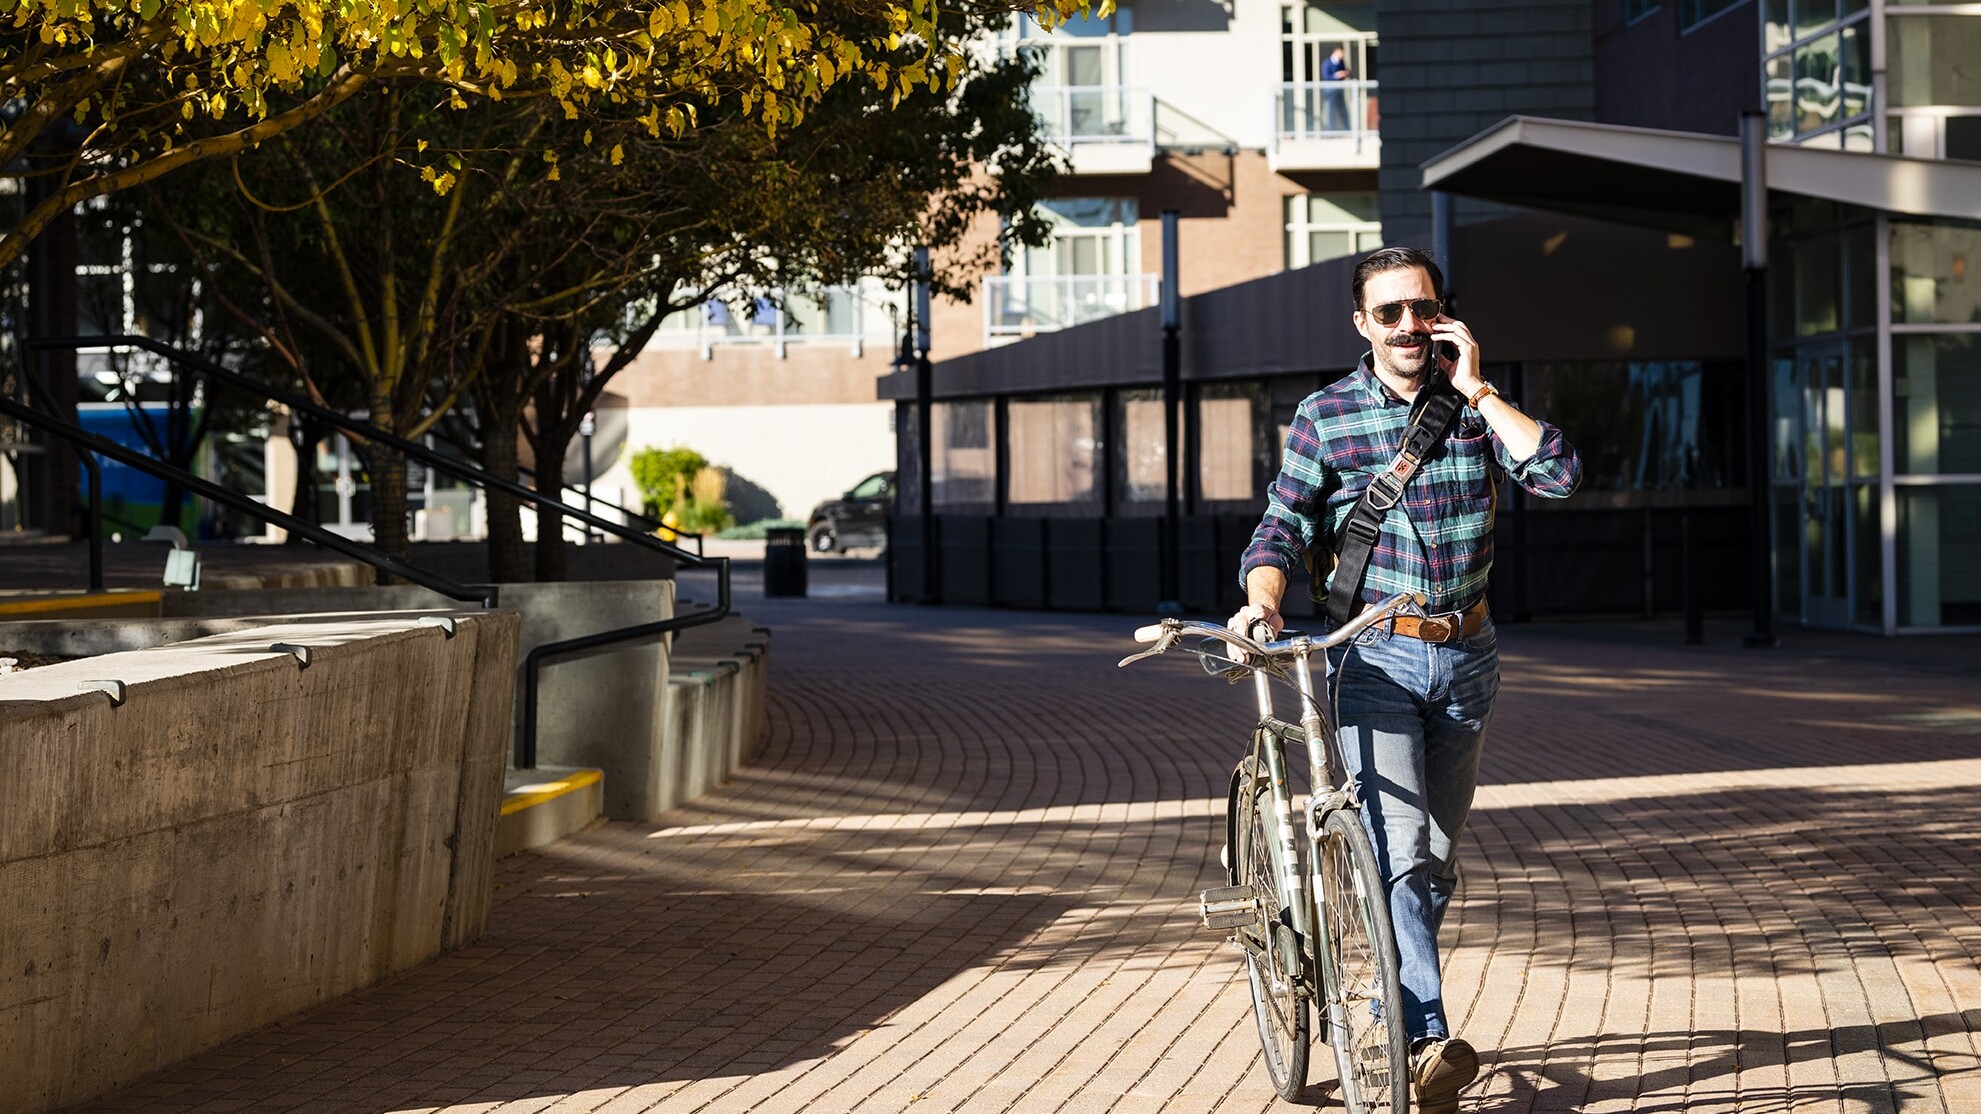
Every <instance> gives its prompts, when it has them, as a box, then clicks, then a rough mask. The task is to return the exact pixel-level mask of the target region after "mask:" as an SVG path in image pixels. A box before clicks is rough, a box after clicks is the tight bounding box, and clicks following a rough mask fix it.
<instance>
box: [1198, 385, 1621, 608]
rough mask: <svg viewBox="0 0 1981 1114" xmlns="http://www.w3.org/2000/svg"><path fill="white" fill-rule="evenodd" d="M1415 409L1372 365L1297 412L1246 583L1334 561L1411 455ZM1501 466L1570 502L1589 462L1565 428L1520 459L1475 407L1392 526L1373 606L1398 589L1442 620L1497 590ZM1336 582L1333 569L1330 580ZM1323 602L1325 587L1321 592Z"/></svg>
mask: <svg viewBox="0 0 1981 1114" xmlns="http://www.w3.org/2000/svg"><path fill="white" fill-rule="evenodd" d="M1410 410H1411V407H1410V404H1409V403H1407V402H1404V401H1403V400H1402V399H1399V398H1397V397H1396V396H1394V395H1392V394H1390V393H1389V391H1388V389H1386V388H1385V387H1384V386H1383V384H1382V381H1381V380H1380V379H1378V378H1376V374H1375V371H1374V369H1373V368H1371V367H1370V364H1369V357H1368V356H1364V357H1362V365H1361V366H1360V367H1358V368H1356V369H1355V371H1354V372H1353V373H1352V374H1350V375H1348V376H1346V377H1345V378H1343V379H1341V380H1340V381H1339V382H1336V383H1335V384H1333V385H1332V386H1329V387H1327V388H1325V389H1323V390H1321V391H1319V392H1317V393H1315V394H1312V395H1309V396H1308V397H1307V400H1306V401H1304V402H1302V403H1301V404H1300V409H1299V411H1298V412H1297V413H1295V415H1294V418H1293V426H1292V428H1291V430H1289V431H1288V433H1287V437H1286V453H1285V458H1284V461H1283V463H1282V464H1281V465H1280V472H1279V477H1278V478H1277V479H1275V480H1274V481H1273V484H1272V487H1271V488H1270V489H1268V491H1267V493H1266V513H1265V517H1264V518H1263V519H1261V520H1260V522H1259V527H1258V529H1257V530H1254V531H1253V532H1252V544H1251V545H1250V546H1248V547H1246V550H1245V557H1244V560H1243V561H1242V562H1241V563H1240V568H1239V573H1238V576H1239V580H1240V581H1241V582H1243V580H1244V579H1245V577H1246V575H1247V574H1249V573H1250V572H1251V571H1252V570H1253V569H1255V568H1258V567H1259V566H1261V565H1270V566H1272V567H1273V568H1277V569H1280V570H1281V571H1283V572H1285V573H1286V574H1287V577H1288V579H1290V580H1297V579H1299V577H1300V576H1301V575H1303V574H1304V572H1305V569H1304V559H1305V558H1306V556H1307V554H1308V553H1310V552H1312V553H1314V554H1316V558H1317V562H1318V563H1319V565H1320V567H1323V568H1329V569H1331V568H1332V566H1333V564H1334V557H1333V554H1334V549H1335V540H1334V539H1335V537H1336V536H1337V534H1338V532H1339V531H1340V529H1341V524H1342V523H1343V522H1344V521H1345V520H1346V519H1347V518H1348V512H1349V511H1350V510H1352V509H1353V508H1354V506H1355V503H1356V501H1357V500H1359V499H1361V498H1362V490H1363V489H1364V488H1366V487H1368V486H1369V481H1370V480H1371V479H1373V478H1375V477H1376V476H1377V475H1379V474H1381V473H1382V472H1383V471H1384V470H1386V469H1387V468H1388V467H1389V466H1390V464H1391V462H1392V461H1394V460H1395V459H1396V454H1397V451H1398V450H1399V449H1401V448H1402V447H1403V434H1404V431H1405V430H1407V429H1408V428H1409V427H1410ZM1495 467H1497V468H1498V469H1499V470H1502V471H1504V472H1505V473H1506V474H1507V475H1508V476H1511V477H1512V478H1513V481H1514V482H1515V483H1518V484H1519V485H1520V486H1521V487H1523V488H1525V489H1526V490H1528V491H1530V492H1532V493H1533V494H1535V495H1539V496H1543V497H1546V498H1550V499H1562V498H1566V497H1567V496H1568V495H1570V494H1571V493H1573V492H1574V491H1575V485H1576V484H1577V483H1578V482H1580V481H1581V479H1582V461H1581V459H1580V458H1579V457H1578V456H1576V453H1575V448H1574V446H1572V445H1570V444H1569V443H1568V440H1567V439H1566V438H1564V437H1563V436H1562V434H1561V431H1560V430H1559V429H1556V428H1555V427H1554V426H1551V425H1549V424H1547V423H1546V422H1542V423H1541V444H1540V447H1539V448H1538V449H1536V450H1535V451H1534V455H1533V456H1531V457H1528V458H1527V459H1526V460H1514V459H1513V458H1512V457H1511V456H1510V455H1509V454H1508V453H1507V450H1506V446H1505V445H1504V444H1502V443H1501V442H1500V439H1499V435H1498V434H1496V433H1494V432H1493V431H1492V428H1491V427H1490V426H1488V425H1487V424H1486V420H1485V418H1483V417H1482V416H1481V415H1480V414H1479V412H1478V411H1477V410H1474V409H1472V408H1471V407H1469V406H1468V407H1465V408H1463V409H1461V410H1460V411H1459V414H1458V418H1457V420H1456V421H1454V422H1453V423H1452V428H1451V431H1450V432H1449V433H1447V434H1446V435H1445V440H1444V443H1443V450H1442V451H1439V452H1433V453H1432V454H1431V456H1430V457H1429V458H1428V459H1426V460H1425V461H1424V462H1423V464H1422V465H1421V467H1420V468H1419V470H1418V472H1417V474H1416V476H1414V477H1412V479H1411V480H1410V483H1409V485H1408V486H1407V487H1405V488H1404V492H1403V498H1402V500H1401V501H1399V502H1398V503H1397V505H1396V506H1394V507H1392V508H1390V511H1389V514H1388V515H1386V516H1385V517H1384V518H1383V523H1382V535H1381V537H1380V538H1378V539H1377V541H1376V548H1375V552H1374V553H1373V554H1371V555H1370V557H1369V569H1368V573H1367V575H1366V576H1365V577H1364V578H1363V581H1362V597H1363V598H1364V599H1365V600H1368V601H1369V602H1371V603H1375V602H1378V601H1381V600H1383V599H1385V598H1387V597H1389V596H1391V595H1394V594H1396V593H1398V592H1420V593H1422V594H1423V595H1424V596H1425V597H1426V599H1427V600H1428V604H1427V606H1426V608H1425V610H1426V611H1429V612H1432V613H1434V614H1435V613H1438V612H1446V611H1459V610H1463V609H1464V608H1467V607H1470V606H1471V605H1472V604H1473V603H1474V602H1475V601H1477V600H1478V599H1479V597H1480V596H1482V595H1484V594H1485V591H1486V575H1487V573H1488V572H1490V571H1491V569H1492V567H1493V505H1494V494H1493V475H1492V473H1493V471H1494V468H1495ZM1329 575H1330V576H1332V573H1331V572H1330V574H1329ZM1314 592H1315V598H1316V599H1325V598H1326V597H1327V590H1326V587H1325V586H1322V585H1316V587H1315V588H1314Z"/></svg>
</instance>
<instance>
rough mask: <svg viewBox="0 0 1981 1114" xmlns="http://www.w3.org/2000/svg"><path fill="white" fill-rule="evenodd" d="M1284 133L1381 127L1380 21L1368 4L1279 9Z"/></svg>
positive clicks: (1318, 133)
mask: <svg viewBox="0 0 1981 1114" xmlns="http://www.w3.org/2000/svg"><path fill="white" fill-rule="evenodd" d="M1279 39H1280V44H1279V50H1280V76H1279V79H1280V83H1281V84H1280V94H1279V99H1278V103H1279V121H1278V128H1279V133H1280V134H1281V135H1282V136H1298V137H1308V138H1311V137H1314V136H1321V135H1331V134H1349V135H1357V134H1361V133H1364V132H1369V131H1373V130H1374V129H1375V127H1376V119H1375V118H1376V97H1375V93H1376V80H1375V78H1376V70H1375V67H1376V22H1375V12H1374V9H1373V8H1372V7H1370V6H1369V5H1367V4H1330V5H1329V6H1328V7H1326V8H1320V7H1316V6H1314V5H1311V4H1288V5H1285V6H1283V7H1281V8H1280V10H1279Z"/></svg>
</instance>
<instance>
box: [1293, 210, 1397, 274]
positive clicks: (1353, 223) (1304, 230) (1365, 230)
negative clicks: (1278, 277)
mask: <svg viewBox="0 0 1981 1114" xmlns="http://www.w3.org/2000/svg"><path fill="white" fill-rule="evenodd" d="M1382 246H1383V225H1382V220H1381V217H1380V211H1379V209H1378V208H1377V199H1376V195H1375V194H1373V193H1303V194H1295V195H1293V196H1291V197H1289V198H1287V199H1286V269H1287V270H1289V271H1290V270H1292V269H1294V268H1295V267H1305V266H1307V265H1309V264H1312V263H1319V262H1321V261H1322V260H1324V259H1335V258H1339V257H1340V256H1344V255H1363V254H1366V253H1368V252H1372V251H1374V250H1376V249H1377V248H1379V247H1382Z"/></svg>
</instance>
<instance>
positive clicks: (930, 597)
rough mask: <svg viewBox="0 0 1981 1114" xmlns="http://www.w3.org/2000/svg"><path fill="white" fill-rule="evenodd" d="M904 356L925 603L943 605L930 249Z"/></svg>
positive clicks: (921, 262) (918, 257)
mask: <svg viewBox="0 0 1981 1114" xmlns="http://www.w3.org/2000/svg"><path fill="white" fill-rule="evenodd" d="M901 346H902V357H903V358H905V359H910V360H912V361H913V362H914V365H915V441H916V452H915V457H916V460H915V475H916V479H917V480H918V481H919V482H918V483H917V484H916V487H917V488H918V489H919V493H920V500H919V502H920V503H921V506H920V508H919V509H920V511H921V519H922V529H921V535H922V602H923V603H941V602H942V592H941V590H940V586H939V585H938V584H937V583H936V578H937V577H938V576H939V575H940V574H941V566H940V565H939V564H938V563H937V561H936V539H935V494H934V492H933V490H932V488H933V487H934V486H935V466H934V462H933V460H932V459H931V456H932V454H933V451H934V445H935V438H934V435H933V434H934V430H933V426H934V410H935V406H934V399H933V397H932V396H933V393H934V389H935V387H934V380H935V370H934V365H933V364H932V363H930V362H929V249H927V248H916V249H915V289H914V297H913V300H912V302H911V303H910V304H909V307H908V330H907V332H906V333H904V334H903V335H902V337H901Z"/></svg>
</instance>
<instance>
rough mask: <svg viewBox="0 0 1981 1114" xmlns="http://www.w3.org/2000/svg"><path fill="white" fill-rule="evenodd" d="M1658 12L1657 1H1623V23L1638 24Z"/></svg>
mask: <svg viewBox="0 0 1981 1114" xmlns="http://www.w3.org/2000/svg"><path fill="white" fill-rule="evenodd" d="M1657 10H1658V5H1657V3H1656V0H1623V22H1624V24H1625V25H1626V26H1627V25H1629V24H1632V23H1636V22H1637V21H1639V20H1641V19H1643V18H1644V17H1645V16H1648V15H1650V14H1651V13H1652V12H1655V11H1657Z"/></svg>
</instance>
